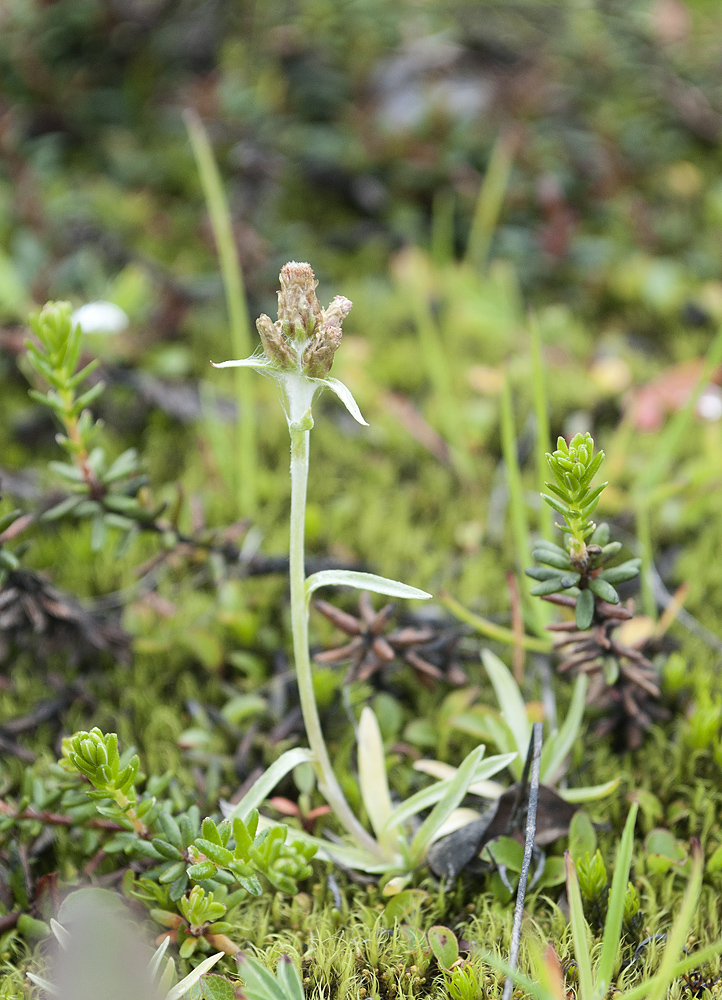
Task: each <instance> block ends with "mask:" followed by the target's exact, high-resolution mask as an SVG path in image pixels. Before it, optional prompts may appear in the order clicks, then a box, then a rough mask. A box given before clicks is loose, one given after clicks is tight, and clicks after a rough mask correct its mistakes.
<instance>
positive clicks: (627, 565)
mask: <svg viewBox="0 0 722 1000" xmlns="http://www.w3.org/2000/svg"><path fill="white" fill-rule="evenodd" d="M641 566H642V560H641V559H628V560H627V562H623V563H620V564H619V566H610V567H609V569H605V570H602V572H601V573H600V574H599V576H598V577H597V579H599V580H606V581H607V583H611V584H615V583H625V582H626V581H627V580H633V579H634V578H635V576H638V575H639V570H640V568H641Z"/></svg>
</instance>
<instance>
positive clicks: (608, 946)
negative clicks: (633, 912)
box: [597, 802, 639, 996]
mask: <svg viewBox="0 0 722 1000" xmlns="http://www.w3.org/2000/svg"><path fill="white" fill-rule="evenodd" d="M638 809H639V806H638V805H637V803H636V802H635V803H633V804H632V808H631V809H630V810H629V815H628V816H627V822H626V823H625V824H624V833H623V834H622V839H621V840H620V842H619V850H618V851H617V860H616V863H615V865H614V876H613V877H612V888H611V889H610V891H609V902H608V905H607V919H606V920H605V921H604V937H603V938H602V954H601V957H600V959H599V968H598V969H597V990H598V992H599V994H600V995H601V996H604V995H605V994H606V992H607V990H608V989H609V986H610V985H611V981H612V973H613V972H614V961H615V959H616V957H617V950H618V949H619V938H620V934H621V931H622V921H623V919H624V900H625V898H626V895H627V881H628V880H629V869H630V868H631V866H632V849H633V848H634V824H635V823H636V821H637V810H638Z"/></svg>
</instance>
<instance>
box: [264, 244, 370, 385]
mask: <svg viewBox="0 0 722 1000" xmlns="http://www.w3.org/2000/svg"><path fill="white" fill-rule="evenodd" d="M280 281H281V289H280V291H279V293H278V319H277V320H276V322H275V323H274V322H273V321H272V320H271V318H270V316H266V315H265V314H264V315H262V316H260V317H259V319H258V320H257V322H256V327H257V329H258V333H259V335H260V338H261V343H262V344H263V350H264V353H265V354H266V357H267V358H268V359H269V360H271V361H273V362H274V363H275V364H276V365H278V366H279V367H280V368H283V369H285V370H287V371H298V372H302V373H303V374H304V375H308V376H310V377H311V378H325V377H326V376H327V375H328V373H329V371H330V370H331V365H332V364H333V358H334V354H335V353H336V349H337V348H338V345H339V344H340V343H341V324H342V322H343V320H344V318H345V317H346V316H347V315H348V313H349V311H350V309H351V302H350V301H349V300H348V299H347V298H344V296H343V295H337V296H336V297H335V298H334V299H333V301H332V302H331V304H330V306H329V307H328V308H327V309H322V308H321V305H320V303H319V301H318V299H317V297H316V286H317V285H318V282H317V281H316V279H315V277H314V273H313V270H312V268H311V266H310V265H309V264H299V263H296V261H291V262H290V263H288V264H285V265H284V266H283V268H282V269H281V274H280Z"/></svg>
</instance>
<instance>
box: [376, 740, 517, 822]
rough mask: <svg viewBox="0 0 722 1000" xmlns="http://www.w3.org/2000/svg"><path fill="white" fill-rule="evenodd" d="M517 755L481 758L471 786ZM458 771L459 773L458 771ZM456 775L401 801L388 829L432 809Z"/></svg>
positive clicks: (497, 770) (507, 763)
mask: <svg viewBox="0 0 722 1000" xmlns="http://www.w3.org/2000/svg"><path fill="white" fill-rule="evenodd" d="M517 757H518V754H516V753H503V754H495V755H494V756H492V757H486V758H485V759H484V760H481V761H480V762H479V765H478V766H477V768H476V771H475V772H474V775H473V777H472V779H471V782H470V784H469V787H470V788H471V786H472V785H474V784H475V783H476V782H477V781H486V780H487V779H488V778H491V777H492V776H493V775H495V774H498V773H499V771H503V769H504V768H505V767H508V766H509V764H511V763H512V762H513V761H514V760H516V759H517ZM456 773H458V771H457V772H456ZM455 777H456V774H455V775H454V776H453V777H450V778H444V779H443V781H438V782H437V783H436V784H435V785H430V786H429V787H428V788H422V790H421V791H420V792H416V793H415V794H414V795H410V796H409V797H408V799H405V800H404V801H403V802H402V803H401V805H398V806H396V808H395V809H394V811H393V812H392V813H391V816H390V817H389V820H388V823H387V829H389V830H391V829H393V828H394V827H397V826H399V825H400V824H401V823H405V822H406V821H407V820H409V819H411V817H412V816H415V815H416V814H417V813H420V812H423V810H424V809H430V808H431V806H433V805H435V804H436V803H437V802H438V801H439V800H440V799H442V798H443V797H444V795H446V792H447V791H448V789H449V786H450V784H451V782H452V781H453V780H454V778H455Z"/></svg>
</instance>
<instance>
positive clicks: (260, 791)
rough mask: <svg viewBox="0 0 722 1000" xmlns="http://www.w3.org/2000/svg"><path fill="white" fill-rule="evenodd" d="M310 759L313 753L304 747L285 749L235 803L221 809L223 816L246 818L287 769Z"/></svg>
mask: <svg viewBox="0 0 722 1000" xmlns="http://www.w3.org/2000/svg"><path fill="white" fill-rule="evenodd" d="M311 761H313V754H312V753H311V751H310V750H307V749H306V748H305V747H295V748H294V749H293V750H287V751H286V752H285V753H283V754H281V756H280V757H279V758H278V760H277V761H274V763H273V764H271V766H270V767H269V768H268V769H267V770H265V771H264V772H263V774H262V775H261V777H260V778H259V779H258V781H255V782H254V783H253V785H252V786H251V788H250V789H249V790H248V791H247V792H246V794H245V795H244V796H243V798H242V799H241V801H240V802H239V803H238V804H237V805H235V806H233V807H232V808H229V809H226V808H224V809H223V813H224V816H225V818H226V819H231V820H232V819H235V818H236V816H240V817H241V819H242V820H244V821H245V820H247V819H248V816H249V814H250V813H251V812H252V811H253V810H254V809H257V808H258V807H259V806H260V804H261V803H262V802H263V801H264V800H265V799H267V798H268V796H269V794H270V793H271V792H272V791H273V789H274V788H275V787H276V785H277V784H278V782H279V781H281V779H282V778H285V777H286V775H287V774H288V772H289V771H292V770H293V769H294V767H297V766H298V765H299V764H305V763H307V762H311Z"/></svg>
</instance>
